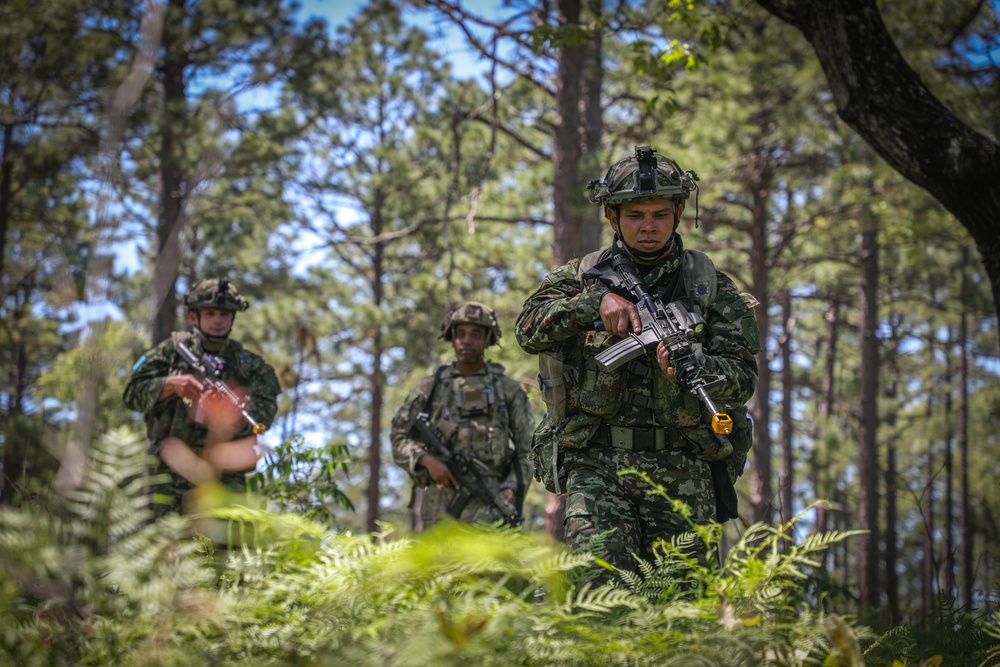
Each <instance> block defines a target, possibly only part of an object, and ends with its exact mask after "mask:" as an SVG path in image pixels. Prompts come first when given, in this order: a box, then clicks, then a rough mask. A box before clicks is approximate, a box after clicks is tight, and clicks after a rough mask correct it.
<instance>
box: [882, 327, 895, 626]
mask: <svg viewBox="0 0 1000 667" xmlns="http://www.w3.org/2000/svg"><path fill="white" fill-rule="evenodd" d="M891 341H892V347H891V348H888V350H889V352H888V354H887V357H888V358H887V359H886V360H885V362H884V363H883V367H886V368H887V369H888V373H887V374H888V376H889V378H890V379H889V381H888V382H886V383H885V396H886V398H887V399H889V401H888V403H889V409H888V410H887V411H886V417H885V422H886V425H887V427H888V429H887V430H888V431H889V434H890V435H889V441H888V444H887V447H886V461H885V593H886V598H887V600H888V602H889V625H890V626H891V627H895V626H896V625H897V624H898V623H899V575H898V574H897V572H896V564H897V563H896V561H897V560H898V557H899V556H898V549H897V545H898V541H899V537H898V531H897V529H896V522H897V517H898V512H897V498H896V493H897V487H898V482H897V469H896V420H897V417H898V413H899V410H898V407H897V405H898V404H897V402H896V400H895V399H896V391H897V389H898V387H897V378H898V377H899V364H898V360H899V332H898V331H897V328H896V327H895V326H893V328H892V337H891Z"/></svg>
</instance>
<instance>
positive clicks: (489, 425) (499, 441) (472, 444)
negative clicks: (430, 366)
mask: <svg viewBox="0 0 1000 667" xmlns="http://www.w3.org/2000/svg"><path fill="white" fill-rule="evenodd" d="M450 369H451V367H450V366H441V367H439V368H438V370H437V371H436V372H435V374H434V378H435V379H434V385H435V389H436V392H435V389H432V395H433V394H434V393H438V396H439V398H438V399H437V400H436V401H435V403H436V405H434V406H433V407H432V410H433V412H432V413H431V414H432V415H433V416H432V419H434V421H436V422H437V426H438V429H440V431H441V434H442V435H443V436H444V438H445V440H446V441H450V443H451V446H453V447H455V448H456V449H458V450H461V449H463V448H465V447H469V448H470V449H471V450H472V451H473V452H475V454H476V455H477V456H479V457H481V458H482V459H483V460H484V461H487V462H490V463H492V465H491V467H492V468H505V467H506V464H509V461H510V454H512V452H511V450H510V447H509V445H508V439H509V420H508V415H507V403H506V399H505V398H504V394H503V391H502V388H501V386H500V374H501V372H502V368H501V367H500V366H497V365H496V364H493V363H490V362H486V365H485V367H484V371H485V372H480V373H475V374H473V375H469V376H463V375H461V374H458V373H456V374H453V375H451V376H449V370H450Z"/></svg>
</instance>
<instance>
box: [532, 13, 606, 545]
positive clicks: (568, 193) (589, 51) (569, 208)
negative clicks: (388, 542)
mask: <svg viewBox="0 0 1000 667" xmlns="http://www.w3.org/2000/svg"><path fill="white" fill-rule="evenodd" d="M601 5H602V3H601V0H588V2H587V9H588V11H589V13H590V14H591V15H592V16H599V15H600V14H601V11H602V7H601ZM558 11H559V26H560V27H562V28H565V27H572V29H577V28H580V27H581V24H580V13H581V5H580V0H559V3H558ZM557 67H558V70H557V75H556V125H555V128H554V130H553V137H552V140H553V141H552V170H553V178H552V183H553V215H554V220H553V222H554V228H553V235H552V263H553V264H554V265H555V266H561V265H562V264H565V263H566V262H568V261H569V260H571V259H574V258H577V257H583V256H584V255H586V254H587V253H589V252H591V251H594V250H597V249H598V248H599V247H600V243H601V218H600V210H599V209H598V208H597V207H595V206H593V205H592V204H590V202H589V200H588V199H587V197H586V195H585V193H586V185H587V183H588V182H589V180H590V179H591V178H594V177H596V176H597V175H598V171H599V169H600V152H599V149H600V146H601V137H602V136H603V134H604V121H603V118H602V115H601V88H602V85H603V79H604V69H603V62H602V48H601V33H600V31H599V30H595V31H593V32H592V33H590V34H588V39H587V40H570V41H569V42H568V43H567V42H563V45H562V46H561V48H560V49H559V56H558V58H557ZM565 511H566V498H565V496H557V495H555V494H553V493H550V494H549V495H548V499H547V501H546V503H545V530H546V533H548V535H549V536H550V537H552V538H553V539H554V540H558V541H562V539H563V520H564V518H565Z"/></svg>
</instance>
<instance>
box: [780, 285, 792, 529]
mask: <svg viewBox="0 0 1000 667" xmlns="http://www.w3.org/2000/svg"><path fill="white" fill-rule="evenodd" d="M781 310H782V312H783V313H784V316H785V326H784V332H783V333H782V335H781V341H780V345H781V399H782V400H781V468H782V472H781V520H782V522H788V521H791V520H792V516H793V512H794V511H795V510H794V504H793V502H792V489H793V488H794V477H793V475H794V470H795V465H794V463H795V462H794V460H793V455H792V435H793V433H792V431H793V427H792V424H793V421H792V388H793V386H794V381H793V379H792V329H793V328H794V327H795V319H794V317H793V316H792V294H791V292H789V291H788V290H785V292H784V294H782V299H781Z"/></svg>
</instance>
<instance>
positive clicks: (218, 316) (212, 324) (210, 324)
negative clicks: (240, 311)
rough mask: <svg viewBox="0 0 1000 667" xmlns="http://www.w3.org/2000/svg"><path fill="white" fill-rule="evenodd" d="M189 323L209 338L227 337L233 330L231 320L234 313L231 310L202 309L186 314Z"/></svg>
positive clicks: (233, 317) (234, 316)
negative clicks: (189, 320) (189, 319)
mask: <svg viewBox="0 0 1000 667" xmlns="http://www.w3.org/2000/svg"><path fill="white" fill-rule="evenodd" d="M188 317H189V318H191V323H192V324H195V325H197V326H198V328H200V329H201V330H202V331H204V332H205V333H206V334H208V335H209V336H227V335H229V332H230V330H232V328H233V320H234V319H236V313H234V312H232V311H231V310H218V309H216V308H202V309H201V310H198V311H196V312H193V313H188Z"/></svg>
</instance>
